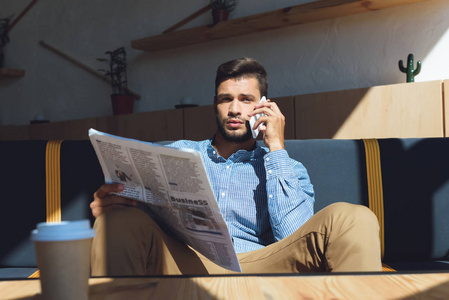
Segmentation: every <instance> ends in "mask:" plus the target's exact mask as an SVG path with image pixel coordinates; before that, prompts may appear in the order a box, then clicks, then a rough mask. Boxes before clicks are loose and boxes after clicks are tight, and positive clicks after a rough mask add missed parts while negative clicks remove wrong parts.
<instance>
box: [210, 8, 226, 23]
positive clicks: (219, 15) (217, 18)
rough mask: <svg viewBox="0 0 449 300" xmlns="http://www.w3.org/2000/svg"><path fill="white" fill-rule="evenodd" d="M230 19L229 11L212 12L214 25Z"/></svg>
mask: <svg viewBox="0 0 449 300" xmlns="http://www.w3.org/2000/svg"><path fill="white" fill-rule="evenodd" d="M228 17H229V11H228V10H222V9H219V10H213V11H212V18H213V20H214V24H217V23H219V22H222V21H227V20H228Z"/></svg>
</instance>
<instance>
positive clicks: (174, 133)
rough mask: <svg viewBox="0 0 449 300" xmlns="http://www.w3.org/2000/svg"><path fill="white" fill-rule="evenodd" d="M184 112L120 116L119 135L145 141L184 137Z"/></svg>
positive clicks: (172, 111)
mask: <svg viewBox="0 0 449 300" xmlns="http://www.w3.org/2000/svg"><path fill="white" fill-rule="evenodd" d="M182 127H183V115H182V110H164V111H153V112H144V113H137V114H129V115H123V116H119V118H118V135H120V136H123V137H128V138H133V139H138V140H143V141H166V140H179V139H182V137H183V128H182Z"/></svg>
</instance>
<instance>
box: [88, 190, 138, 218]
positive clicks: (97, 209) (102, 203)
mask: <svg viewBox="0 0 449 300" xmlns="http://www.w3.org/2000/svg"><path fill="white" fill-rule="evenodd" d="M123 189H124V186H123V184H120V183H113V184H104V185H102V186H101V187H100V188H99V189H98V190H97V191H96V192H95V194H94V201H92V202H91V203H90V209H91V210H92V215H93V216H94V217H95V218H97V217H98V216H100V215H101V214H103V213H105V212H107V211H110V210H113V209H117V208H121V207H123V206H131V207H135V206H136V205H137V201H136V200H132V199H127V198H123V197H120V196H117V195H113V194H111V193H113V192H116V193H119V192H122V191H123Z"/></svg>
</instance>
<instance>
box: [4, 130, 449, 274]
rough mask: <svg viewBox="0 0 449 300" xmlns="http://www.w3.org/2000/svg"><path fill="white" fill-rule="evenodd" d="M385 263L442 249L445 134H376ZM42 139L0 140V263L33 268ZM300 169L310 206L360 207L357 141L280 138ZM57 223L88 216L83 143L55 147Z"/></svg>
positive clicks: (448, 171) (448, 162)
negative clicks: (310, 192) (311, 190)
mask: <svg viewBox="0 0 449 300" xmlns="http://www.w3.org/2000/svg"><path fill="white" fill-rule="evenodd" d="M378 143H379V149H380V160H381V169H382V186H383V199H384V225H385V260H386V261H387V262H388V261H389V260H394V261H398V260H399V261H401V260H431V259H433V260H434V259H443V258H446V259H447V257H448V251H449V239H448V238H447V237H448V236H449V218H448V217H447V215H448V213H449V155H448V154H449V139H445V138H426V139H380V140H378ZM46 148H47V141H2V142H0V154H1V157H2V162H3V163H2V166H3V168H2V172H1V175H0V180H1V183H2V185H3V189H2V193H1V195H2V196H1V199H2V200H1V201H2V209H1V210H0V241H1V245H2V246H1V247H0V267H33V266H36V261H35V257H34V248H33V245H32V243H31V242H30V241H29V235H30V232H31V230H32V229H34V228H35V226H36V224H37V223H39V222H45V221H46V194H47V192H46ZM286 148H287V151H288V152H289V155H290V157H292V158H294V159H296V160H298V161H300V162H302V163H303V164H304V166H305V167H306V168H307V170H308V172H309V175H310V178H311V181H312V183H313V185H314V187H315V193H316V197H315V199H316V200H315V211H319V210H320V209H322V208H323V207H325V206H327V205H329V204H331V203H333V202H338V201H344V202H350V203H356V204H362V205H366V206H368V202H369V201H368V187H367V175H366V170H367V167H366V159H365V146H364V143H363V141H361V140H288V141H286ZM59 157H60V170H61V171H60V179H61V206H62V216H61V217H62V220H76V219H84V218H87V219H90V220H91V221H92V222H93V218H92V216H91V213H90V209H89V203H90V202H91V201H92V199H93V196H92V195H93V193H94V192H95V191H96V190H97V188H98V187H99V186H100V185H102V184H103V182H104V177H103V173H102V171H101V168H100V166H99V163H98V160H97V157H96V155H95V152H94V151H93V148H92V146H91V144H90V142H89V141H64V142H62V144H61V152H60V155H59Z"/></svg>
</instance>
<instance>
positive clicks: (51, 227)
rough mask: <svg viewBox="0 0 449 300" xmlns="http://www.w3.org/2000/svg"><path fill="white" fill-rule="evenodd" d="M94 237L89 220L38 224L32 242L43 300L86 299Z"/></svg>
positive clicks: (33, 232) (32, 234)
mask: <svg viewBox="0 0 449 300" xmlns="http://www.w3.org/2000/svg"><path fill="white" fill-rule="evenodd" d="M94 236H95V230H94V229H92V228H91V227H90V222H89V220H79V221H63V222H60V223H39V224H37V228H36V229H35V230H33V231H32V233H31V240H32V241H34V245H35V249H36V258H37V266H38V268H39V271H40V280H41V288H42V297H43V299H48V300H53V299H64V300H68V299H70V300H71V299H88V296H89V275H90V250H91V245H92V238H93V237H94Z"/></svg>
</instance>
